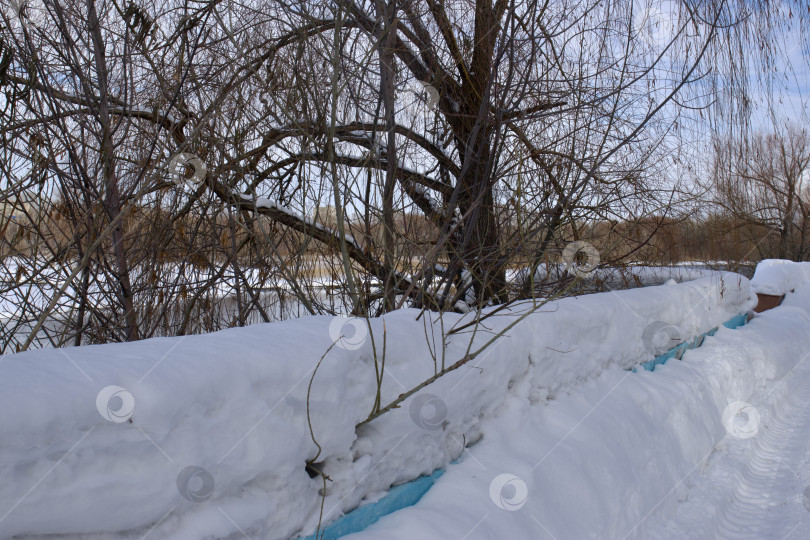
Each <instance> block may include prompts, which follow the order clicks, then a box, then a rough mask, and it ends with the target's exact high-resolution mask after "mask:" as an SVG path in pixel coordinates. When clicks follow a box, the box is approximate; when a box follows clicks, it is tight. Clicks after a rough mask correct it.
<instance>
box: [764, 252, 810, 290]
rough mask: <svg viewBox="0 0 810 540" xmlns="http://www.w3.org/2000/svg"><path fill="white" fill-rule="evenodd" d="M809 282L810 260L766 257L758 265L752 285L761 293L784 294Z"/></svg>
mask: <svg viewBox="0 0 810 540" xmlns="http://www.w3.org/2000/svg"><path fill="white" fill-rule="evenodd" d="M807 282H810V262H793V261H785V260H782V259H766V260H764V261H762V262H760V263H759V264H758V265H757V269H756V272H754V277H752V278H751V287H752V288H753V290H754V292H757V293H760V294H771V295H774V296H782V295H783V294H785V293H788V292H790V291H792V290H793V289H795V288H796V287H797V286H798V285H800V284H802V283H807Z"/></svg>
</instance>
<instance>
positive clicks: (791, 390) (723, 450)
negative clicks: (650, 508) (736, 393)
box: [640, 353, 810, 540]
mask: <svg viewBox="0 0 810 540" xmlns="http://www.w3.org/2000/svg"><path fill="white" fill-rule="evenodd" d="M750 405H751V408H750V411H751V413H750V414H749V415H746V416H748V419H747V421H746V422H745V423H744V426H743V427H742V429H740V430H735V429H732V430H731V432H730V434H729V435H728V436H727V437H726V438H724V439H723V440H722V441H721V442H720V443H719V444H718V445H717V446H716V447H715V452H713V453H712V456H711V457H710V458H709V460H708V462H707V464H706V466H705V467H704V468H703V470H702V471H699V472H698V473H697V474H696V478H694V479H692V484H691V485H690V486H689V487H690V489H689V491H688V495H687V497H686V498H685V500H684V501H683V502H682V503H681V504H680V505H679V507H678V511H677V513H676V514H675V516H673V517H670V518H668V519H665V520H658V521H657V520H655V519H650V520H649V522H648V523H647V524H646V527H645V528H644V532H643V534H641V535H640V536H641V537H646V538H718V539H734V540H743V539H745V540H747V539H751V540H762V539H786V538H795V539H800V538H810V353H808V357H805V358H804V359H802V361H800V362H799V363H798V364H797V365H796V367H795V368H794V369H793V370H792V371H791V372H790V374H788V375H787V376H786V377H785V378H784V379H783V380H782V381H780V382H779V383H778V384H776V385H774V386H773V387H772V388H771V389H769V390H768V391H767V392H765V393H763V394H762V395H760V396H758V397H757V399H752V400H751V402H750ZM757 414H759V415H760V417H759V421H757V418H756V415H757ZM805 492H807V494H806V495H805Z"/></svg>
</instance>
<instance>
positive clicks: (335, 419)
mask: <svg viewBox="0 0 810 540" xmlns="http://www.w3.org/2000/svg"><path fill="white" fill-rule="evenodd" d="M753 303H754V300H753V298H752V295H751V293H750V291H749V287H748V281H747V280H746V279H745V278H743V277H741V276H738V275H736V274H728V273H726V274H717V275H716V276H713V277H711V278H705V279H701V280H698V281H694V282H689V283H683V284H678V285H675V284H673V285H665V286H660V287H651V288H646V289H635V290H631V291H622V292H615V293H605V294H599V295H588V296H584V297H579V298H568V299H563V300H560V301H556V302H552V303H549V304H546V305H545V306H543V307H542V308H541V309H540V310H539V311H537V312H536V313H533V314H531V315H529V316H528V317H527V318H526V319H525V320H523V321H522V322H520V323H519V324H518V325H517V326H515V327H514V328H512V329H511V330H509V331H508V332H507V335H506V336H505V337H504V338H502V339H500V340H498V341H497V342H496V343H495V344H494V345H493V346H492V347H491V348H489V349H488V350H487V351H486V352H484V353H483V354H482V355H481V356H479V357H477V358H476V359H475V360H474V361H473V362H471V363H470V364H467V365H465V366H464V367H462V368H460V369H458V370H456V371H453V372H451V373H449V374H447V375H445V376H444V377H442V378H441V379H439V381H437V382H436V383H434V384H432V385H430V386H428V387H427V388H425V389H424V390H423V391H421V392H419V393H417V394H416V395H415V396H413V397H411V398H409V399H408V400H407V401H406V402H405V403H404V404H403V406H402V407H401V408H398V409H395V410H393V411H391V412H390V413H387V414H385V415H383V416H382V417H380V418H378V419H376V420H374V421H372V422H371V423H369V424H366V425H364V426H361V427H360V428H358V429H355V427H354V426H355V424H357V423H359V422H361V421H362V420H364V419H365V418H366V417H367V415H368V414H369V412H370V411H371V409H372V405H373V400H374V396H375V367H374V360H373V359H374V351H375V350H376V354H377V357H378V359H379V360H381V359H382V355H383V348H384V349H385V371H384V375H383V385H382V392H381V394H382V403H383V404H386V403H388V402H390V401H391V400H392V399H393V398H395V397H396V396H397V395H399V394H400V393H401V392H404V391H406V390H408V389H410V388H412V387H414V386H415V385H417V384H419V383H420V382H421V381H423V380H425V379H426V378H428V377H430V376H431V375H433V374H434V373H435V371H436V370H437V369H440V368H441V366H442V364H443V363H444V365H450V364H452V363H453V362H455V361H457V360H458V359H460V358H462V357H463V356H464V355H465V354H466V352H467V351H468V349H469V348H470V344H471V343H472V350H475V349H477V348H478V347H480V346H481V345H482V344H483V343H485V342H487V341H488V340H489V339H490V338H491V337H492V335H493V334H494V333H497V332H498V331H499V330H500V329H503V328H505V327H506V326H507V325H508V324H510V323H513V322H514V321H515V320H517V318H518V317H519V316H520V314H521V313H525V311H526V310H527V309H528V308H529V305H527V304H523V305H519V306H514V307H512V308H510V309H509V310H504V311H501V312H498V313H497V314H496V315H493V316H492V317H489V318H487V319H485V321H484V322H483V324H482V325H480V326H479V327H477V328H476V327H470V328H466V329H464V330H461V331H458V332H455V333H453V334H452V335H448V336H446V339H444V340H442V335H443V334H442V332H443V331H444V333H445V334H447V332H448V331H450V329H451V328H454V327H455V328H461V327H462V325H464V324H466V323H468V322H469V321H471V320H472V314H468V315H466V316H460V315H453V314H448V315H445V316H444V317H443V318H442V319H439V318H437V317H436V316H435V315H433V316H432V317H433V318H432V319H429V318H430V317H431V315H429V314H423V315H422V317H421V318H419V319H418V320H417V315H418V312H416V311H414V310H402V311H399V312H395V313H392V314H390V315H388V316H386V317H384V318H383V319H377V320H372V321H368V322H367V321H364V320H357V319H354V320H347V319H343V318H332V317H309V318H306V319H301V320H293V321H287V322H284V323H273V324H268V325H255V326H251V327H247V328H241V329H232V330H226V331H222V332H217V333H214V334H208V335H203V336H191V337H185V338H159V339H152V340H147V341H143V342H138V343H133V344H125V345H104V346H93V347H83V348H80V349H60V350H56V351H34V352H29V353H23V354H19V355H12V356H10V357H5V358H2V359H0V409H2V410H3V411H5V413H4V414H3V415H2V416H0V477H2V478H3V479H4V482H3V483H2V484H0V536H10V535H15V534H20V535H41V534H54V533H66V534H69V535H76V534H80V533H100V534H99V535H98V536H99V537H110V536H113V537H133V538H135V537H137V538H140V537H143V536H144V535H145V534H148V535H149V537H150V538H162V537H172V538H225V537H229V536H233V537H242V535H243V534H246V535H248V536H252V537H257V538H259V537H260V538H288V537H291V536H294V535H296V534H308V533H311V532H313V531H314V530H315V528H316V526H317V523H318V521H319V515H320V508H321V503H322V502H323V509H324V511H323V513H324V516H323V521H324V522H326V521H329V520H331V519H333V518H335V517H337V516H338V515H340V514H341V513H342V512H344V511H346V510H349V509H351V508H354V507H356V506H357V505H358V504H360V503H361V502H363V501H369V500H374V499H376V498H378V497H380V496H381V495H382V494H384V492H385V490H387V489H388V488H389V487H390V486H391V485H394V484H398V483H401V482H404V481H407V480H410V479H413V478H415V477H417V476H419V475H420V474H428V473H430V472H432V471H433V470H435V469H437V468H440V467H446V466H447V464H448V463H449V462H451V461H453V460H455V459H457V458H459V457H460V458H461V460H460V462H459V463H458V464H456V465H451V466H449V467H448V468H447V472H446V473H445V475H444V476H443V477H442V478H441V479H440V480H439V481H438V483H437V484H436V486H435V487H434V488H433V489H431V490H430V491H429V492H428V494H427V495H426V496H425V497H424V498H423V499H422V501H420V502H419V503H418V504H417V506H416V507H414V508H412V509H407V510H404V511H401V512H397V513H396V514H394V515H392V516H389V517H388V518H385V519H383V520H382V521H380V522H379V523H378V524H377V525H375V526H374V527H373V528H372V529H369V531H368V532H366V533H362V534H361V535H360V536H361V537H368V538H379V537H391V538H399V537H402V538H406V537H407V538H413V537H414V535H419V536H421V537H425V538H447V537H453V536H463V535H464V534H466V532H467V531H470V532H471V533H472V534H471V535H470V536H468V538H489V537H492V538H503V537H508V536H513V537H518V538H523V537H536V536H537V534H538V531H543V530H544V528H545V529H547V530H548V531H549V532H551V533H553V534H554V535H555V536H557V537H558V538H568V537H570V538H587V537H589V536H594V535H596V537H605V536H604V534H608V535H610V534H621V533H623V532H624V531H627V530H631V529H632V526H634V525H635V523H636V522H637V521H638V519H639V518H640V517H643V516H644V515H645V514H646V513H648V512H657V511H658V510H659V508H660V507H667V505H668V504H669V503H668V501H669V502H671V501H670V499H671V498H672V497H667V490H668V489H669V487H668V486H669V484H670V482H671V481H672V480H673V479H676V478H681V477H682V476H683V475H684V474H685V473H687V472H689V471H690V470H691V469H692V468H693V467H694V463H695V462H699V460H700V459H702V456H703V455H704V453H705V452H708V451H710V450H711V448H712V444H713V441H714V440H715V438H716V437H717V435H718V433H719V430H718V428H719V429H722V421H721V420H720V419H719V418H718V416H717V414H715V412H716V411H717V409H718V407H719V406H720V405H721V404H723V403H724V400H725V399H727V398H729V397H735V398H736V399H744V398H746V397H747V396H748V395H750V393H751V392H752V391H753V390H754V389H755V388H756V387H757V386H758V385H760V384H762V383H763V382H764V381H767V380H771V379H774V378H777V377H778V376H780V375H782V374H784V373H785V372H786V371H787V369H788V366H789V365H790V362H792V361H793V362H795V360H796V358H795V357H796V355H797V353H798V351H799V350H800V349H801V347H805V348H806V347H807V345H808V343H804V342H803V341H802V340H801V339H799V340H791V339H787V338H788V336H793V335H794V334H796V333H801V332H804V333H805V334H808V332H807V330H808V328H807V325H808V320H807V317H806V316H805V315H804V314H803V313H804V312H803V311H802V309H800V308H794V309H793V311H790V310H789V309H787V308H779V310H780V311H779V312H780V313H784V312H785V311H786V310H787V312H788V313H789V315H790V316H779V315H778V314H777V315H769V316H763V317H761V318H757V319H756V320H755V321H753V322H752V323H751V325H750V326H749V327H745V328H743V329H740V330H735V331H730V330H726V329H721V330H720V331H719V332H718V334H717V335H716V337H714V338H707V343H706V344H704V346H703V348H701V349H699V350H695V351H690V352H689V353H688V355H687V359H686V361H685V362H671V363H669V364H667V365H666V366H664V367H662V368H658V369H657V370H656V371H655V373H646V372H640V373H631V372H629V371H627V369H628V368H630V367H633V366H635V365H637V364H639V363H640V362H643V361H646V360H649V359H650V358H651V357H652V356H653V355H654V354H655V352H656V349H657V348H658V347H659V346H660V345H661V343H659V341H660V339H661V338H662V336H663V338H664V341H670V340H677V339H681V340H683V339H687V338H689V337H692V336H694V335H697V334H699V333H701V332H705V331H706V330H708V329H710V328H712V327H714V326H717V325H718V324H720V323H721V322H723V321H725V320H727V319H729V318H730V317H732V316H734V315H737V314H738V313H740V312H745V311H747V310H749V309H750V308H751V307H752V306H753ZM794 312H795V313H794ZM774 313H776V312H774ZM797 314H800V315H801V316H798V315H797ZM651 326H655V328H657V329H666V330H665V331H663V332H657V333H654V334H653V335H652V336H651V335H649V334H650V333H649V331H648V332H647V333H646V334H645V330H647V329H649V328H650V327H651ZM369 330H370V331H369ZM732 332H733V337H732ZM341 336H343V337H341ZM774 338H777V340H776V341H775V342H774ZM808 339H810V338H808ZM740 340H742V341H740ZM746 340H747V341H746ZM335 342H337V344H336V345H335V346H332V347H331V349H330V346H331V345H332V344H333V343H335ZM741 343H742V345H743V349H740V344H741ZM327 351H328V352H327ZM774 351H775V352H774ZM772 352H774V353H773V354H772ZM776 353H778V354H776ZM324 355H325V356H324ZM775 355H776V356H779V359H776V358H774V356H775ZM321 360H322V361H321ZM319 362H320V365H319ZM671 364H672V365H671ZM318 365H319V367H318V369H317V373H316V374H315V375H314V378H313V370H314V368H315V367H316V366H318ZM732 375H733V376H732ZM310 380H312V382H311V385H310ZM110 387H117V388H110ZM308 389H309V390H310V392H309V393H310V400H309V419H310V421H311V427H312V431H311V433H310V427H309V426H310V424H309V423H308V414H307V412H308V411H307V391H308ZM732 394H734V396H732ZM130 396H131V401H130ZM130 420H131V421H130ZM313 437H314V441H313ZM315 441H317V442H315ZM473 443H475V444H473ZM465 447H466V449H465ZM707 447H708V448H707ZM316 456H317V459H316ZM307 460H315V461H316V462H317V467H318V468H319V469H321V470H323V471H324V472H325V473H326V474H327V475H328V477H329V480H328V481H327V482H326V497H325V499H324V500H323V501H322V500H321V496H320V494H319V490H321V489H322V488H323V480H322V479H321V478H320V477H316V478H310V476H309V475H308V474H307V472H306V471H305V464H306V462H307ZM501 474H511V475H515V476H516V477H517V480H520V482H516V481H515V478H513V477H511V476H509V477H504V476H499V475H501ZM494 479H498V480H497V482H496V483H495V484H493V483H492V482H493V480H494ZM493 485H494V486H495V488H492V486H493ZM524 486H525V487H526V497H525V502H522V504H521V508H520V509H518V510H517V511H508V510H502V509H501V508H499V507H498V504H499V505H500V506H501V507H509V506H510V505H512V506H515V505H514V504H513V503H512V502H510V501H513V500H514V499H515V498H516V497H517V498H518V499H521V498H522V497H523V491H522V488H523V487H524ZM500 487H502V488H503V490H501V489H499V488H500ZM491 488H492V489H491ZM676 491H677V490H676ZM490 492H492V493H494V494H495V495H500V498H499V497H497V496H496V497H495V498H494V499H493V497H491V493H490ZM662 497H664V498H663V503H661V504H656V501H660V500H662ZM493 500H495V501H498V503H497V504H496V503H495V502H493ZM392 520H393V521H392ZM401 524H407V526H404V525H403V526H400V525H401ZM375 534H376V535H377V536H374V535H375ZM527 534H529V535H530V536H526V535H527ZM561 534H562V535H563V536H560V535H561ZM369 535H370V536H369ZM572 535H575V536H572Z"/></svg>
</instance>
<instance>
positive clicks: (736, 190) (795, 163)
mask: <svg viewBox="0 0 810 540" xmlns="http://www.w3.org/2000/svg"><path fill="white" fill-rule="evenodd" d="M716 151H717V156H716V160H717V161H716V169H715V183H716V188H717V196H718V203H719V204H720V205H721V206H722V208H724V209H725V210H726V211H727V212H728V213H729V214H730V215H731V216H732V217H733V218H735V219H736V220H737V222H738V223H739V224H740V225H742V226H745V227H748V229H749V230H750V231H752V232H754V233H755V234H756V235H757V236H759V237H761V239H762V240H765V238H764V237H765V236H768V235H773V236H774V239H775V240H776V241H775V242H767V241H760V242H758V250H759V254H760V256H761V257H763V258H765V257H774V258H780V259H791V260H794V261H802V260H805V259H806V258H807V257H808V254H809V253H810V241H808V232H810V231H808V227H810V220H809V219H808V218H809V217H810V137H808V133H807V130H806V129H804V128H799V127H798V126H795V125H790V124H789V125H787V126H785V127H783V128H780V129H777V130H776V132H774V133H770V134H757V135H755V136H753V137H752V138H751V140H750V141H746V140H742V141H727V142H725V143H724V144H718V145H717V150H716Z"/></svg>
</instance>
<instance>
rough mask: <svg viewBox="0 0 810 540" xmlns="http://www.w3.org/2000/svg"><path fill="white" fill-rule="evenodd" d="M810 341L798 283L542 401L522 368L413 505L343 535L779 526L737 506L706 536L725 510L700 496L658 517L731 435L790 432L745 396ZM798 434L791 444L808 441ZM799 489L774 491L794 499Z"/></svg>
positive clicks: (571, 533) (390, 539) (640, 533)
mask: <svg viewBox="0 0 810 540" xmlns="http://www.w3.org/2000/svg"><path fill="white" fill-rule="evenodd" d="M809 349H810V289H808V287H807V285H804V288H803V289H801V290H800V289H797V292H796V293H795V294H790V295H788V297H787V299H786V301H785V304H783V306H782V307H778V308H776V309H773V310H771V311H768V312H765V313H763V314H760V315H758V316H757V317H756V318H755V319H754V320H753V321H752V322H751V323H750V324H748V325H746V326H744V327H742V328H739V329H737V330H729V329H726V328H721V329H720V330H719V331H718V332H717V334H716V335H715V336H713V337H707V338H706V342H705V343H704V345H703V346H702V347H701V348H699V349H695V350H691V351H689V352H688V353H687V354H686V356H685V357H684V360H683V361H680V362H678V361H672V362H668V363H667V364H666V365H664V366H662V367H659V368H657V369H656V370H655V372H654V373H650V372H647V371H639V372H638V373H628V372H626V371H623V370H622V369H620V368H619V367H618V366H612V367H609V368H607V369H605V370H604V372H603V373H602V374H601V375H600V376H599V377H598V378H596V379H595V380H593V381H590V382H588V383H586V384H584V385H583V386H582V387H580V388H578V389H577V392H575V393H572V394H571V395H568V396H565V397H564V398H563V399H559V400H556V401H551V402H548V403H542V404H539V405H538V404H537V403H535V402H534V400H533V399H532V392H533V390H532V386H531V384H530V383H529V382H526V381H519V382H517V383H516V384H515V385H514V386H513V387H512V388H511V390H510V392H509V395H508V398H507V401H506V403H505V406H504V410H503V412H502V413H501V415H500V416H499V417H498V418H497V419H496V420H493V421H488V422H485V423H484V424H483V425H482V427H481V431H482V433H483V438H482V440H481V442H480V443H478V444H477V445H475V446H472V447H471V448H469V449H468V450H467V451H466V452H465V454H464V456H463V457H462V460H461V462H460V463H459V464H457V465H452V466H450V467H448V469H447V471H446V472H445V473H444V474H443V475H442V477H441V478H439V479H438V480H437V481H436V484H435V485H434V486H433V488H432V489H431V490H430V491H429V492H428V493H427V494H426V495H425V496H424V497H423V498H422V499H421V500H420V501H419V502H418V503H417V504H416V505H415V506H413V507H411V508H407V509H404V510H401V511H399V512H396V513H394V514H391V515H389V516H386V517H384V518H382V519H381V520H380V521H378V522H377V523H376V524H374V525H372V526H371V527H369V528H368V529H366V530H365V531H363V532H362V533H358V534H355V535H350V536H347V537H346V540H372V539H373V540H410V539H413V538H468V539H491V538H532V539H538V540H545V539H557V540H568V539H576V540H580V539H604V538H611V539H613V538H616V539H619V538H624V539H634V538H637V539H639V540H646V539H649V538H656V539H676V538H677V539H679V538H715V537H717V538H732V537H733V538H755V537H756V538H776V537H777V536H763V535H760V534H759V532H757V531H758V529H757V527H756V525H758V522H756V521H753V520H754V518H756V517H758V516H757V515H756V514H744V515H743V516H741V517H742V519H740V520H739V521H738V522H737V523H738V525H739V527H738V528H737V529H736V530H735V531H734V532H735V533H736V535H734V536H729V535H727V534H725V535H724V534H720V535H718V536H715V534H714V532H713V531H712V529H713V528H714V527H713V526H714V525H716V524H717V522H718V520H719V519H721V517H722V516H719V513H720V512H719V510H720V509H718V508H712V507H708V508H701V509H699V510H700V513H701V515H702V516H703V518H704V520H703V521H702V522H700V523H699V525H702V526H703V527H702V528H701V527H700V526H691V527H690V528H689V529H688V532H686V533H684V531H683V530H681V529H677V528H667V521H668V518H669V517H670V516H672V515H673V514H674V513H675V511H676V510H677V507H678V506H679V504H682V503H683V502H684V501H685V500H686V499H687V497H688V496H689V495H690V491H689V488H690V487H691V486H693V485H695V483H696V482H697V480H698V479H699V477H700V476H701V474H702V473H703V470H704V469H705V468H706V466H707V463H709V462H710V460H711V459H713V458H716V457H717V455H718V454H722V453H723V452H724V451H725V448H726V446H728V445H730V444H731V443H732V441H738V440H740V439H750V438H752V437H757V436H758V435H757V434H758V433H760V432H763V431H764V432H767V433H769V435H770V436H776V437H781V436H786V434H785V433H784V431H780V432H778V433H774V432H773V431H772V430H771V429H770V428H771V421H772V420H773V419H774V418H775V416H776V415H775V414H774V411H773V410H770V409H766V408H764V407H763V406H759V405H758V406H757V407H753V406H750V405H749V404H748V403H747V402H749V401H751V402H754V403H758V404H759V403H763V399H762V396H763V395H767V394H768V393H769V392H771V391H772V390H773V389H774V388H775V386H777V385H775V384H774V383H775V381H778V380H780V379H782V378H783V377H785V376H786V375H787V374H788V373H790V372H791V370H793V369H794V367H795V366H796V365H798V363H800V362H802V361H803V360H806V359H807V351H808V350H809ZM757 396H759V397H757ZM739 411H743V412H742V413H740V412H739ZM773 427H774V428H776V427H777V426H776V425H775V424H774V425H773ZM796 435H798V436H799V438H797V439H795V441H794V442H795V443H796V444H797V445H802V444H804V443H806V436H802V434H796ZM751 440H755V439H751ZM754 444H756V443H754ZM804 448H806V446H805V447H804ZM802 455H806V453H803V454H802ZM778 458H779V456H773V455H768V456H767V458H766V459H765V460H764V462H765V463H764V465H763V467H765V468H766V469H767V471H768V472H769V473H770V472H774V476H767V475H765V474H764V473H763V476H762V478H761V479H762V481H763V482H764V483H768V482H775V481H776V480H775V477H776V475H775V471H776V470H777V468H778V469H779V471H780V472H784V474H783V475H782V477H784V476H788V477H790V478H792V477H793V476H794V474H793V472H792V470H787V469H785V468H784V464H782V463H781V460H780V459H778ZM717 459H719V458H717ZM728 472H729V474H731V475H738V474H741V471H728ZM803 487H804V486H803V485H802V488H803ZM800 489H801V488H800ZM800 489H799V490H797V491H796V492H795V493H794V494H793V495H792V496H791V494H790V493H786V494H783V495H784V497H783V498H784V499H785V500H787V499H791V500H794V501H795V500H797V499H798V500H801V491H800ZM761 495H762V494H761V493H758V492H745V493H743V497H744V500H745V501H746V502H749V503H750V506H747V507H745V508H746V509H750V508H756V509H760V508H761V509H762V510H763V512H764V511H765V510H766V509H767V508H766V507H765V506H764V505H763V504H764V503H763V502H762V501H763V499H762V498H761ZM704 499H705V498H704ZM690 502H691V501H690ZM799 506H801V503H799ZM767 510H770V509H767ZM803 510H804V509H803V508H802V511H803ZM662 524H663V525H662ZM792 526H793V523H787V524H786V529H790V528H791V527H792ZM749 527H750V529H749ZM761 530H762V528H759V531H761ZM783 537H784V535H780V536H778V538H783Z"/></svg>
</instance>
